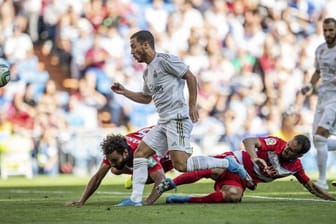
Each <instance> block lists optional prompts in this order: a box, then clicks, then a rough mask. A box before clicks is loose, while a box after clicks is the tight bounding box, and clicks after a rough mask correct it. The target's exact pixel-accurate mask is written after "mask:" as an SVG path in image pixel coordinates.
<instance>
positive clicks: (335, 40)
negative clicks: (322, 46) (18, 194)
mask: <svg viewBox="0 0 336 224" xmlns="http://www.w3.org/2000/svg"><path fill="white" fill-rule="evenodd" d="M326 43H327V44H328V45H332V44H334V43H336V35H334V36H331V37H327V38H326Z"/></svg>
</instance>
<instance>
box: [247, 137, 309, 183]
mask: <svg viewBox="0 0 336 224" xmlns="http://www.w3.org/2000/svg"><path fill="white" fill-rule="evenodd" d="M259 140H260V142H261V146H260V147H259V148H257V149H256V154H257V156H258V157H259V158H261V159H263V160H265V162H266V163H267V165H268V166H270V167H272V168H273V169H274V170H275V172H276V174H275V175H274V176H272V177H270V176H268V175H265V174H264V173H263V172H262V171H261V170H260V169H259V167H258V166H257V165H255V164H253V162H252V160H251V157H250V155H249V154H248V153H247V152H246V151H243V152H242V159H243V164H244V167H245V169H246V171H247V172H248V173H249V174H250V176H251V177H252V178H253V180H254V182H255V183H259V182H271V181H273V180H275V179H278V178H281V177H286V176H289V175H294V176H295V177H296V179H297V180H298V181H299V182H300V183H307V182H308V181H309V177H308V176H307V175H306V173H305V172H304V169H303V167H302V163H301V160H300V159H295V160H292V161H284V160H282V159H281V156H280V154H281V153H282V151H283V150H284V149H285V148H286V145H287V142H285V141H284V140H282V139H280V138H278V137H274V136H268V137H260V138H259Z"/></svg>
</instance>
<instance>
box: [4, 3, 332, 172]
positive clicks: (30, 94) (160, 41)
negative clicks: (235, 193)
mask: <svg viewBox="0 0 336 224" xmlns="http://www.w3.org/2000/svg"><path fill="white" fill-rule="evenodd" d="M335 8H336V2H335V1H333V0H226V1H225V0H76V1H73V0H16V1H15V0H0V28H1V33H0V59H1V63H6V64H8V65H9V66H10V69H11V81H10V83H9V84H8V85H7V86H6V87H4V88H0V107H1V112H0V152H1V151H3V153H4V152H6V151H11V150H13V151H15V150H18V148H20V150H26V151H27V152H29V153H30V155H31V160H32V161H31V166H32V167H33V169H32V174H31V175H37V174H47V175H57V174H58V173H60V172H61V173H71V172H74V173H78V174H81V173H86V172H90V170H91V169H92V168H93V167H95V166H96V165H97V164H98V163H99V160H100V157H101V153H100V151H99V143H100V140H101V139H102V138H103V137H104V135H105V134H106V133H109V132H118V133H122V134H124V133H127V132H128V131H133V130H136V129H137V128H141V127H144V126H148V125H152V124H155V122H156V119H157V115H156V111H155V108H154V106H153V105H151V104H150V105H141V104H137V103H134V102H132V101H130V100H128V99H126V98H125V97H122V96H118V95H114V94H113V93H112V91H110V86H111V84H112V83H113V82H114V81H118V82H121V83H123V84H124V85H125V86H127V87H128V88H131V89H132V90H135V91H136V90H141V88H142V72H143V70H144V65H142V64H137V63H135V61H134V60H133V59H132V56H131V54H130V49H129V36H130V35H131V34H132V33H133V32H135V31H137V30H139V29H149V30H150V31H151V32H153V34H154V35H155V38H156V50H157V51H160V52H168V53H171V54H175V55H178V56H179V57H181V58H182V59H183V60H184V61H185V62H186V63H187V64H188V65H189V66H190V70H191V71H192V72H193V73H194V74H195V75H196V76H197V78H198V82H199V96H198V104H199V112H200V121H199V122H198V123H197V124H195V127H194V130H193V136H192V137H193V145H194V148H195V151H197V152H200V153H204V154H208V155H213V154H216V153H217V152H218V151H220V152H222V151H223V150H225V149H227V150H239V149H240V148H241V140H242V138H243V137H246V136H251V135H253V136H262V135H277V136H279V137H281V138H283V139H285V140H288V139H289V138H291V137H293V135H295V134H297V133H307V134H310V133H311V126H312V120H313V119H312V118H313V113H314V107H315V104H316V99H317V96H316V94H313V95H311V96H309V97H303V96H302V95H301V94H300V92H299V91H300V88H301V87H302V85H303V84H304V83H307V82H308V80H309V79H310V76H311V74H312V72H313V70H314V66H313V65H314V51H315V48H316V47H317V46H318V45H319V44H321V43H322V42H324V39H323V35H322V25H321V22H322V20H323V18H325V17H334V18H335V17H336V11H335V10H334V9H335ZM36 46H40V47H41V49H42V52H43V54H44V55H46V56H51V57H50V58H51V60H55V61H56V62H57V63H58V64H59V66H60V67H61V68H62V69H63V71H64V72H65V73H66V74H69V77H68V78H70V79H68V82H70V83H71V85H68V86H67V87H68V89H67V91H64V90H60V89H58V88H57V85H56V84H57V83H56V80H55V79H53V78H52V77H51V75H50V74H49V73H48V72H47V68H45V65H44V64H43V63H41V62H40V61H39V58H38V57H37V56H36V55H35V54H34V48H35V47H36ZM63 84H64V83H63ZM69 86H71V88H70V87H69ZM12 138H20V139H22V141H12V140H11V139H12ZM23 141H26V142H27V143H26V144H22V142H23ZM13 142H14V143H13ZM20 143H21V144H20ZM20 145H21V146H20ZM22 145H23V146H22ZM23 148H24V149H23ZM313 154H314V152H311V157H310V158H307V162H306V163H305V164H306V166H307V167H308V168H311V169H313V168H314V166H315V160H314V155H313ZM308 156H309V155H308ZM0 163H1V161H0ZM0 169H1V168H0ZM83 169H84V171H83Z"/></svg>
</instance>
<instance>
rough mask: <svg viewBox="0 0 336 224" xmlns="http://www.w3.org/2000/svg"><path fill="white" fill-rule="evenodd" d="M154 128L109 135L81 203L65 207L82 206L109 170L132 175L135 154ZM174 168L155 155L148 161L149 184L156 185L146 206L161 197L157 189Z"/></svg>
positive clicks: (68, 203) (69, 203)
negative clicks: (144, 138) (100, 159)
mask: <svg viewBox="0 0 336 224" xmlns="http://www.w3.org/2000/svg"><path fill="white" fill-rule="evenodd" d="M151 128H152V127H147V128H143V129H140V130H138V131H136V132H133V133H130V134H127V135H126V136H123V135H108V136H106V137H105V139H104V140H103V141H102V143H101V147H102V151H103V154H104V159H103V161H102V162H101V165H100V167H99V169H98V170H97V172H96V173H95V174H94V175H93V176H92V177H91V179H90V181H89V182H88V184H87V186H86V188H85V190H84V191H83V193H82V196H81V198H80V199H79V201H70V202H65V204H64V205H65V206H82V205H84V204H85V202H86V201H87V200H88V199H89V198H90V196H91V195H92V194H93V193H94V192H95V191H96V190H97V189H98V187H99V186H100V184H101V181H102V180H103V179H104V177H105V176H106V174H107V173H108V171H109V170H111V172H112V173H113V174H116V175H119V174H130V175H131V174H132V172H133V153H134V151H135V149H136V148H137V146H138V144H139V142H140V141H141V140H142V138H143V137H144V136H145V135H146V133H148V131H149V130H150V129H151ZM172 168H173V166H172V163H171V161H170V160H168V159H167V158H165V157H164V158H162V159H161V160H159V159H158V157H157V156H156V155H155V154H154V155H153V156H151V157H149V159H148V179H147V183H154V186H153V190H152V192H151V193H150V195H149V196H148V198H147V199H146V201H145V202H144V204H153V203H154V202H155V201H156V200H157V199H158V198H159V197H160V195H161V193H160V192H158V191H157V190H156V187H157V186H158V185H159V184H160V183H161V182H162V180H164V179H165V172H167V171H169V170H171V169H172Z"/></svg>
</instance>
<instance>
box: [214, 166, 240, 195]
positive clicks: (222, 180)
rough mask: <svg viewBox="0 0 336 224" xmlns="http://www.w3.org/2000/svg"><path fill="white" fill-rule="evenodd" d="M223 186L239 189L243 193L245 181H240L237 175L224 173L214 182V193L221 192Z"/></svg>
mask: <svg viewBox="0 0 336 224" xmlns="http://www.w3.org/2000/svg"><path fill="white" fill-rule="evenodd" d="M224 185H230V186H235V187H239V188H240V189H242V191H243V192H244V191H245V189H246V180H243V179H241V177H240V176H239V175H238V174H235V173H231V172H229V171H224V172H223V174H222V175H221V176H220V177H219V178H217V180H216V181H215V184H214V189H215V191H221V190H222V186H224Z"/></svg>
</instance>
